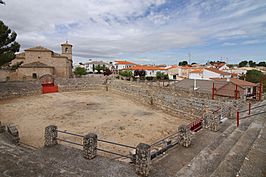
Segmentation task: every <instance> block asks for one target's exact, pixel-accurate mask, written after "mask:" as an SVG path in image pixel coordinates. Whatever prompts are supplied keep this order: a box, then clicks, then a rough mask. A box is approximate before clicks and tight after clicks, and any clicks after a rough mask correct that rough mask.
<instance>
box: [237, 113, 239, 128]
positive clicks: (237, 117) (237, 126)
mask: <svg viewBox="0 0 266 177" xmlns="http://www.w3.org/2000/svg"><path fill="white" fill-rule="evenodd" d="M236 126H237V127H239V111H237V112H236Z"/></svg>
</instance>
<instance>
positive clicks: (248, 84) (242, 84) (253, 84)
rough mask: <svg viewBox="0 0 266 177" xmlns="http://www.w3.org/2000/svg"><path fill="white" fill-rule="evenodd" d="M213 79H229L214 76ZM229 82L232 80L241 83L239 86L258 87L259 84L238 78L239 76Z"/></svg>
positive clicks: (231, 80) (234, 82) (237, 83)
mask: <svg viewBox="0 0 266 177" xmlns="http://www.w3.org/2000/svg"><path fill="white" fill-rule="evenodd" d="M212 80H215V81H224V82H226V81H227V79H226V78H212ZM229 82H232V83H233V84H235V85H239V86H242V87H256V86H257V84H255V83H252V82H248V81H244V80H240V79H237V78H230V81H229Z"/></svg>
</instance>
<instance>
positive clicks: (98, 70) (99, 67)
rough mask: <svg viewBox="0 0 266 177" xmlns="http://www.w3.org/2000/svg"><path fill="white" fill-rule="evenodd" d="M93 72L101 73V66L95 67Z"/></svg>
mask: <svg viewBox="0 0 266 177" xmlns="http://www.w3.org/2000/svg"><path fill="white" fill-rule="evenodd" d="M95 70H96V71H97V73H98V74H99V73H101V71H102V70H103V67H102V66H101V65H96V67H95Z"/></svg>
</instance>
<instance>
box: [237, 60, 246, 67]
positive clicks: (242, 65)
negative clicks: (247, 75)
mask: <svg viewBox="0 0 266 177" xmlns="http://www.w3.org/2000/svg"><path fill="white" fill-rule="evenodd" d="M247 64H248V62H247V61H246V60H245V61H241V62H240V63H239V64H238V66H239V67H245V66H247Z"/></svg>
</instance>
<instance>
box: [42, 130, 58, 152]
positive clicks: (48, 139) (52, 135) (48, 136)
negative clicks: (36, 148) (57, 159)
mask: <svg viewBox="0 0 266 177" xmlns="http://www.w3.org/2000/svg"><path fill="white" fill-rule="evenodd" d="M56 138H57V126H55V125H49V126H48V127H45V134H44V146H46V147H49V146H54V145H56V144H58V143H57V139H56Z"/></svg>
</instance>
